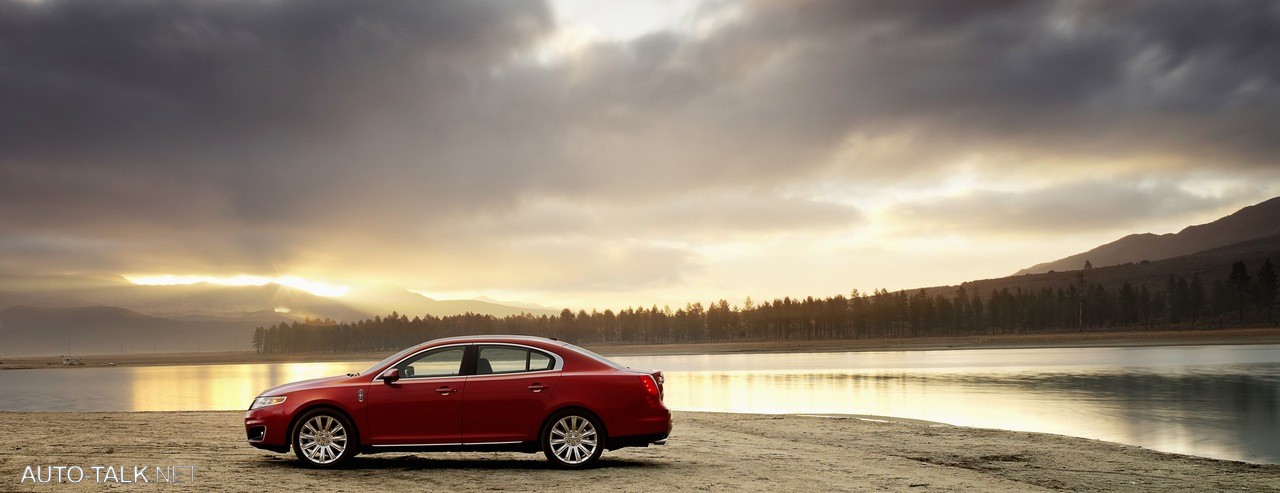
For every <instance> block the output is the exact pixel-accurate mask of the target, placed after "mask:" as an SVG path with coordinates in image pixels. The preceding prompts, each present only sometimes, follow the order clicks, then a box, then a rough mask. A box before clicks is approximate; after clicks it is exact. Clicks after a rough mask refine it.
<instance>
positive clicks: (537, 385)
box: [525, 382, 547, 392]
mask: <svg viewBox="0 0 1280 493" xmlns="http://www.w3.org/2000/svg"><path fill="white" fill-rule="evenodd" d="M525 388H527V389H529V390H532V391H534V392H542V389H545V388H547V387H546V386H545V385H542V384H540V383H537V382H534V383H533V384H532V385H529V386H528V387H525Z"/></svg>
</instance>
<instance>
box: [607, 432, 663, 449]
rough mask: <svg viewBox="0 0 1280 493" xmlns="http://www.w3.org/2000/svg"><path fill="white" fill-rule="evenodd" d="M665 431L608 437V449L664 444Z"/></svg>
mask: <svg viewBox="0 0 1280 493" xmlns="http://www.w3.org/2000/svg"><path fill="white" fill-rule="evenodd" d="M669 435H670V432H667V433H654V434H649V435H631V436H625V437H609V450H617V449H620V448H626V447H648V446H650V445H666V444H667V437H668V436H669Z"/></svg>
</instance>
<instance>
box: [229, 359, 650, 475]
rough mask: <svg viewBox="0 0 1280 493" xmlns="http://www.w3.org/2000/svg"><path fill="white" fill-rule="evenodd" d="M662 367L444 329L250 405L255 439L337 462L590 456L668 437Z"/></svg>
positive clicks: (308, 458)
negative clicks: (369, 456) (507, 454)
mask: <svg viewBox="0 0 1280 493" xmlns="http://www.w3.org/2000/svg"><path fill="white" fill-rule="evenodd" d="M662 382H663V377H662V372H657V371H655V372H645V371H638V370H632V369H629V368H626V367H624V366H622V365H619V364H617V363H614V362H612V361H609V360H608V359H605V358H604V357H603V356H600V355H598V354H595V353H593V352H591V351H588V350H586V349H582V348H580V347H577V346H574V345H572V344H569V343H566V342H561V341H557V340H554V339H546V338H541V337H525V336H475V337H453V338H447V339H437V340H434V341H429V342H426V343H423V344H419V345H417V346H414V347H411V348H408V349H405V350H404V351H401V352H399V353H396V354H394V355H391V356H390V357H388V358H387V359H384V360H382V361H379V362H378V363H376V364H374V365H373V366H371V367H369V369H368V370H366V371H363V372H360V373H350V374H347V375H346V376H341V377H331V378H321V379H316V380H307V381H303V382H296V383H290V384H285V385H281V386H279V387H275V388H272V389H269V390H267V391H266V392H263V393H262V395H261V396H259V397H258V398H256V399H254V401H253V405H252V406H251V407H250V408H249V411H248V412H247V413H245V416H244V426H245V431H246V432H247V433H248V437H249V444H250V445H253V446H254V447H258V448H261V449H266V450H271V451H275V452H287V451H289V448H290V447H292V448H293V451H294V452H295V453H296V454H297V455H298V458H299V459H301V460H302V462H303V463H304V464H307V465H310V466H314V467H335V466H339V465H341V464H343V463H344V462H346V461H348V460H350V459H351V457H352V456H354V455H355V454H356V453H359V452H364V453H373V452H395V451H446V450H489V451H523V452H537V451H538V450H541V451H542V452H543V453H545V454H546V456H547V459H548V460H550V461H551V463H553V464H555V465H557V466H560V467H566V468H578V467H585V466H587V465H590V464H592V463H594V462H595V461H596V460H597V459H599V458H600V454H601V453H602V452H604V450H605V449H606V448H607V449H609V450H614V449H619V448H623V447H645V446H648V445H649V444H665V443H666V441H667V436H668V435H669V434H670V433H671V412H670V411H668V410H667V408H666V406H664V405H663V404H662Z"/></svg>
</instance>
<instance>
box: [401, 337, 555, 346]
mask: <svg viewBox="0 0 1280 493" xmlns="http://www.w3.org/2000/svg"><path fill="white" fill-rule="evenodd" d="M504 341H535V342H543V343H547V344H556V345H561V346H563V345H564V344H565V342H564V341H559V340H556V339H551V338H548V337H539V336H527V335H508V334H489V335H471V336H454V337H444V338H440V339H432V340H430V341H426V342H424V343H422V344H421V345H426V344H438V343H441V342H504Z"/></svg>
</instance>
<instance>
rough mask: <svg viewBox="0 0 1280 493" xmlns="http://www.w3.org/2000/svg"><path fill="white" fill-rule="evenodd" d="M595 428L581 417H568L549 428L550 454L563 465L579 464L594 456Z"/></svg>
mask: <svg viewBox="0 0 1280 493" xmlns="http://www.w3.org/2000/svg"><path fill="white" fill-rule="evenodd" d="M598 443H599V441H598V440H597V439H596V427H595V426H594V425H592V424H591V421H590V420H588V419H587V418H584V417H582V416H576V415H569V416H565V417H563V418H560V421H556V424H554V425H552V426H551V453H553V454H555V455H556V458H557V459H560V460H561V461H564V463H565V464H581V463H583V462H586V461H587V460H589V459H591V457H592V456H593V455H595V452H596V447H598V446H599V445H598Z"/></svg>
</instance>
